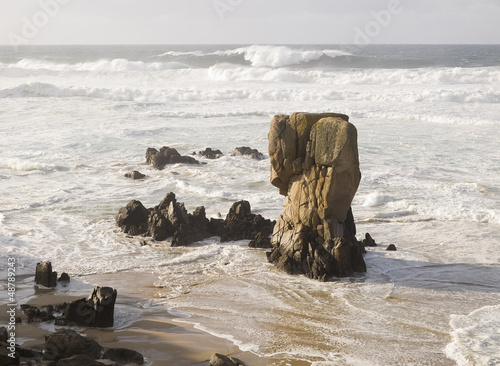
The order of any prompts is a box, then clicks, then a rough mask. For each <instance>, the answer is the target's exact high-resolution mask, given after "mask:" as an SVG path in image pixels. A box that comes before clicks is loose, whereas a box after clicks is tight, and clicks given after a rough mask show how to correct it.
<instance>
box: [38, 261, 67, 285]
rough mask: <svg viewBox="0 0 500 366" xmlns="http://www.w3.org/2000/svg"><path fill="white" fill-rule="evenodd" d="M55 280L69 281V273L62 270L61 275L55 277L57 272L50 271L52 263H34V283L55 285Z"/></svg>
mask: <svg viewBox="0 0 500 366" xmlns="http://www.w3.org/2000/svg"><path fill="white" fill-rule="evenodd" d="M57 282H70V278H69V275H68V274H67V273H64V272H63V273H62V274H61V277H59V278H57V272H54V271H52V263H50V262H49V261H44V262H39V263H37V264H36V272H35V283H36V284H37V285H42V286H45V287H56V286H57Z"/></svg>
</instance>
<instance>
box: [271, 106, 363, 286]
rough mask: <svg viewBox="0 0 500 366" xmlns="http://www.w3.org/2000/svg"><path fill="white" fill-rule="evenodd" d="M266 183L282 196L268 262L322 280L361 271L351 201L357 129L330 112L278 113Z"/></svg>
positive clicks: (357, 178)
mask: <svg viewBox="0 0 500 366" xmlns="http://www.w3.org/2000/svg"><path fill="white" fill-rule="evenodd" d="M269 155H270V157H271V183H272V184H273V185H274V186H276V187H278V188H279V190H280V193H281V194H282V195H284V196H286V199H285V204H284V209H283V214H282V215H281V216H280V217H279V219H278V221H277V223H276V226H275V227H274V231H273V234H272V239H271V243H272V245H273V251H272V253H271V254H270V255H269V257H268V258H269V260H270V261H271V262H272V263H274V264H275V265H276V266H277V267H278V268H280V269H282V270H284V271H286V272H288V273H293V274H298V273H303V274H305V275H307V276H309V277H311V278H315V279H319V280H326V279H328V278H330V277H334V276H349V275H352V274H353V273H354V272H365V271H366V265H365V262H364V260H363V257H362V253H363V252H364V249H363V248H362V246H361V243H359V242H358V240H357V239H356V236H355V235H356V226H355V223H354V218H353V215H352V210H351V207H350V206H351V201H352V199H353V197H354V194H355V193H356V190H357V188H358V185H359V181H360V178H361V173H360V172H359V159H358V148H357V131H356V128H355V127H354V126H353V125H352V124H350V123H349V122H348V117H347V116H345V115H341V114H335V113H319V114H313V113H294V114H292V115H290V116H287V115H277V116H275V117H274V118H273V120H272V122H271V128H270V132H269Z"/></svg>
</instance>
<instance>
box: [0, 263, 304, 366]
mask: <svg viewBox="0 0 500 366" xmlns="http://www.w3.org/2000/svg"><path fill="white" fill-rule="evenodd" d="M56 268H57V266H56ZM6 272H7V271H6V270H3V269H1V270H0V276H3V277H5V278H6V275H7V273H6ZM34 277H35V273H34V271H31V270H26V269H24V268H19V269H18V272H17V277H16V280H17V282H18V283H17V285H16V304H17V307H16V316H17V317H21V318H22V323H18V324H16V329H15V332H16V343H17V344H18V345H19V346H21V347H22V348H25V349H29V350H35V351H41V350H42V349H43V346H44V343H45V336H47V335H49V334H51V333H53V332H55V331H56V330H59V329H73V330H76V331H77V332H78V333H80V334H82V335H84V336H87V337H89V338H91V339H93V340H95V341H97V342H98V343H99V344H100V345H102V346H103V347H104V348H118V347H120V348H128V349H133V350H135V351H137V352H139V353H141V354H142V355H143V356H144V359H145V362H144V365H148V366H164V365H165V366H166V365H176V366H188V365H193V366H207V365H209V360H210V357H211V356H212V355H213V354H214V353H219V354H223V355H227V356H230V357H235V358H237V359H239V360H241V361H243V362H244V364H245V365H248V366H266V365H286V364H290V363H289V362H293V365H294V366H310V365H311V363H310V362H308V361H302V360H296V359H290V358H288V357H283V358H280V357H279V356H278V357H276V358H274V357H273V358H267V357H266V358H264V357H260V356H259V355H257V354H255V353H253V352H250V351H242V350H241V349H239V348H238V346H237V345H236V344H235V343H234V342H233V341H231V340H229V339H227V338H224V337H218V336H216V335H213V334H211V333H208V332H206V331H204V330H202V329H199V328H198V326H197V325H196V324H195V323H191V322H189V321H186V320H183V318H182V315H181V314H179V317H176V316H175V315H173V314H172V313H171V312H170V310H169V309H167V308H166V307H165V306H164V305H162V304H155V302H154V298H155V291H156V289H157V288H156V287H155V286H154V285H153V282H154V280H156V279H157V278H158V277H157V275H156V274H154V273H144V272H134V271H123V272H117V273H107V274H92V275H85V276H74V277H71V281H70V282H69V283H68V284H66V285H62V284H61V283H58V284H57V286H56V287H55V288H45V287H43V286H39V285H36V284H35V281H34ZM131 281H133V286H127V284H130V283H131ZM96 286H100V287H104V286H109V287H113V288H114V289H116V290H117V291H118V296H117V300H116V304H115V317H114V325H113V327H112V328H87V327H66V326H55V325H54V321H53V320H52V321H49V322H32V323H28V322H27V319H26V316H24V314H23V313H22V311H21V309H20V305H22V304H29V305H32V306H36V307H38V308H40V307H41V306H45V305H58V304H62V303H64V302H67V303H69V302H71V301H74V300H76V299H79V298H82V297H88V295H89V293H90V291H91V290H92V289H93V288H94V287H96ZM6 310H7V305H6V304H5V303H2V304H1V305H0V314H1V315H0V326H4V324H7V323H8V318H7V312H6ZM186 319H187V318H186ZM26 360H27V359H25V358H23V357H21V362H23V361H26Z"/></svg>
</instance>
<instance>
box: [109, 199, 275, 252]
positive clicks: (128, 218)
mask: <svg viewBox="0 0 500 366" xmlns="http://www.w3.org/2000/svg"><path fill="white" fill-rule="evenodd" d="M116 222H117V224H118V226H120V227H121V228H122V230H123V231H124V232H126V233H129V234H131V235H139V234H144V235H150V236H152V237H153V239H155V240H158V241H161V240H165V239H167V238H172V245H174V246H176V245H189V244H191V243H193V242H196V241H201V240H203V239H206V238H209V237H211V236H220V238H221V241H231V240H244V239H249V240H252V239H254V238H256V237H257V235H258V234H259V233H260V234H261V238H260V239H259V240H260V242H263V241H265V239H264V238H266V237H268V236H270V235H271V233H272V230H273V227H274V224H275V222H274V221H270V220H267V219H265V218H263V217H262V216H261V215H256V214H252V213H251V209H250V203H249V202H247V201H239V202H236V203H234V204H233V206H232V207H231V209H230V210H229V213H228V214H227V216H226V219H225V220H222V219H214V218H212V219H210V220H208V218H207V217H206V213H205V207H203V206H200V207H197V208H196V209H195V210H194V211H193V213H188V212H187V211H186V208H185V207H184V204H183V203H179V202H177V200H176V198H175V194H174V193H172V192H170V193H168V194H167V195H166V196H165V198H164V199H163V200H162V201H161V202H160V204H159V205H158V206H155V207H153V208H150V209H149V210H148V209H146V208H144V206H143V205H142V204H141V203H140V202H139V201H131V202H130V203H129V204H128V205H127V207H123V208H121V209H120V211H119V213H118V215H117V216H116ZM131 228H132V229H131ZM137 228H140V230H139V229H137Z"/></svg>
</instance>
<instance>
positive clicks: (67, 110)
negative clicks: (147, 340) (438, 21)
mask: <svg viewBox="0 0 500 366" xmlns="http://www.w3.org/2000/svg"><path fill="white" fill-rule="evenodd" d="M295 111H303V112H338V113H345V114H348V115H349V116H350V120H351V122H352V123H353V124H354V125H355V126H356V127H357V129H358V139H359V140H358V144H359V154H360V165H361V172H362V180H361V183H360V186H359V189H358V192H357V194H356V197H355V198H354V201H353V212H354V217H355V220H356V222H357V230H358V238H359V239H362V238H363V236H364V234H365V233H366V232H369V233H370V234H371V235H372V237H373V238H374V239H375V240H376V241H377V242H378V243H379V246H378V247H376V248H369V249H368V253H367V254H366V256H365V261H366V263H367V267H368V270H367V273H366V274H359V275H356V276H352V277H350V278H344V279H339V280H336V281H332V282H327V283H320V282H317V281H313V280H309V279H307V278H304V277H303V276H289V275H286V274H284V273H281V272H279V271H277V270H276V269H275V268H274V267H273V266H272V265H270V264H268V263H267V262H266V255H265V253H264V252H263V251H262V250H255V249H250V248H247V243H248V241H238V242H229V243H220V242H219V240H218V238H210V239H207V240H204V241H203V242H200V243H195V244H193V245H191V246H189V247H170V245H169V244H168V243H155V242H152V241H149V242H148V245H144V246H141V240H143V239H142V238H129V237H126V236H125V235H123V234H122V233H120V231H119V230H118V228H117V227H116V225H115V221H114V215H115V214H116V213H117V211H118V210H119V208H120V207H122V206H125V205H126V204H127V202H128V201H130V200H131V199H138V200H140V201H141V202H143V204H144V205H145V206H146V207H151V206H154V205H156V204H158V202H159V201H160V200H161V199H162V198H163V197H164V196H165V195H166V194H167V193H168V192H170V191H172V192H174V193H175V194H176V196H177V199H178V200H179V201H180V202H184V203H185V204H186V207H187V209H188V210H190V211H191V210H194V209H195V208H196V207H197V206H201V205H203V206H205V207H206V211H207V214H208V216H209V217H220V216H222V217H224V215H225V214H226V213H227V211H228V210H229V208H230V206H231V205H232V203H233V202H235V201H238V200H242V199H245V200H248V201H249V202H250V204H251V206H252V211H253V212H255V213H259V214H262V215H263V216H264V217H266V218H270V219H276V218H277V217H278V216H279V215H280V213H281V210H282V204H283V197H282V196H280V195H279V193H278V190H277V189H276V188H275V187H273V186H272V185H271V184H270V183H269V165H270V163H269V157H268V155H267V144H268V143H267V133H268V130H269V123H270V120H271V118H272V116H273V115H274V114H278V113H292V112H295ZM499 116H500V46H444V45H443V46H396V45H395V46H382V45H374V46H364V47H350V46H345V45H337V46H335V45H314V46H313V45H309V46H285V45H283V46H279V45H251V46H246V45H235V46H206V45H205V46H38V47H35V46H30V47H20V48H18V49H13V48H10V47H7V46H5V47H1V48H0V136H1V139H0V189H1V198H0V248H1V249H0V260H1V261H2V262H3V263H7V258H8V257H11V256H15V257H16V258H17V260H18V262H19V263H20V265H21V266H23V267H25V268H34V266H35V264H36V262H38V261H40V260H47V259H48V260H51V261H52V262H53V264H54V266H55V267H56V269H57V270H58V271H66V272H69V273H70V274H71V275H73V276H80V277H81V278H83V279H85V276H86V275H91V274H96V273H115V272H123V271H128V272H127V273H130V271H132V272H136V273H146V272H147V273H151V272H153V273H155V274H156V275H157V277H158V279H157V281H156V282H154V285H155V286H156V288H157V290H156V291H155V294H154V295H151V296H150V295H148V296H150V298H147V299H144V302H146V301H151V303H154V304H155V306H160V307H164V308H165V312H167V311H170V312H171V314H173V315H172V316H173V317H175V318H177V319H178V320H179V321H185V322H190V323H192V324H196V326H197V327H198V328H199V329H202V330H204V331H207V332H209V333H212V334H214V335H217V336H220V337H224V338H227V339H230V340H231V341H233V342H234V343H235V344H236V345H238V346H239V347H240V348H241V349H242V350H246V351H251V352H254V353H256V354H257V355H261V356H266V357H272V358H275V359H283V360H285V359H286V360H292V361H290V362H291V363H292V364H293V360H302V361H306V362H310V363H311V364H314V365H454V364H457V365H460V366H462V365H500V338H499V335H498V334H499V333H500V324H499V320H498V319H500V308H499V304H500V295H499V292H500V285H499V284H500V265H499V262H500V251H499V250H498V243H499V241H500V185H499V182H500V154H499V152H498V147H499V146H500V117H499ZM161 146H170V147H174V148H176V149H177V150H178V151H179V152H180V153H181V154H190V153H192V152H198V151H200V150H203V149H204V148H206V147H208V146H210V147H212V148H214V149H220V150H222V152H223V153H224V157H222V158H220V159H217V160H208V159H204V158H201V157H199V156H197V158H198V159H199V160H200V161H202V162H204V163H206V164H204V165H199V166H191V165H189V166H187V165H172V166H167V167H166V168H165V169H164V170H161V171H158V170H154V169H153V168H152V167H151V166H148V165H146V164H145V151H146V149H147V148H148V147H156V148H159V147H161ZM238 146H250V147H252V148H257V149H258V150H259V151H261V152H263V153H264V154H266V158H265V159H263V160H260V161H258V160H253V159H251V158H248V157H241V156H232V154H231V153H232V152H233V150H234V148H235V147H238ZM134 169H137V170H140V171H141V172H142V173H145V174H146V175H147V179H145V180H142V181H132V180H129V179H126V178H124V177H123V175H124V174H125V173H126V172H128V171H130V170H134ZM391 243H392V244H395V245H396V246H397V248H398V251H396V252H386V251H385V250H384V249H385V247H386V246H387V245H388V244H391ZM129 285H130V286H134V283H133V279H131V280H130V281H129ZM145 296H146V295H145Z"/></svg>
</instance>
